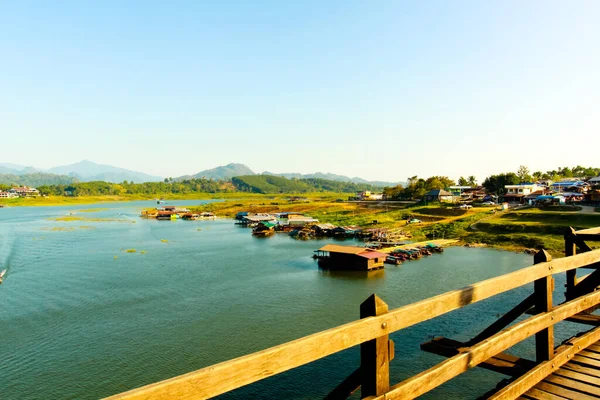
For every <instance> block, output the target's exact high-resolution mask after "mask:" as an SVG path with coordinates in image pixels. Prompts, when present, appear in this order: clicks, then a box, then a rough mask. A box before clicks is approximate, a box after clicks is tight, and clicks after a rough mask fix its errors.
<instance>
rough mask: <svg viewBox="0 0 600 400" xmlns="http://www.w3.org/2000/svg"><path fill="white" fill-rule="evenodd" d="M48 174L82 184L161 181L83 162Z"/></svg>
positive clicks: (145, 175) (153, 177) (111, 167)
mask: <svg viewBox="0 0 600 400" xmlns="http://www.w3.org/2000/svg"><path fill="white" fill-rule="evenodd" d="M48 172H51V173H54V174H60V175H69V176H72V177H75V178H77V179H78V180H80V181H82V182H92V181H104V182H115V183H119V182H123V181H128V182H131V181H133V182H135V183H143V182H156V181H160V180H162V178H161V177H159V176H152V175H148V174H144V173H143V172H137V171H131V170H128V169H124V168H118V167H113V166H111V165H104V164H97V163H95V162H92V161H88V160H84V161H80V162H78V163H75V164H69V165H62V166H60V167H54V168H51V169H50V170H48Z"/></svg>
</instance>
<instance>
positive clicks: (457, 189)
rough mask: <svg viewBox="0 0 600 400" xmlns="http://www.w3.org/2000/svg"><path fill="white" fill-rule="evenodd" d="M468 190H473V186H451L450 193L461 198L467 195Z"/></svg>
mask: <svg viewBox="0 0 600 400" xmlns="http://www.w3.org/2000/svg"><path fill="white" fill-rule="evenodd" d="M468 189H471V186H450V187H449V188H448V191H449V192H450V193H452V196H454V197H461V196H462V194H463V193H465V192H466V191H467V190H468Z"/></svg>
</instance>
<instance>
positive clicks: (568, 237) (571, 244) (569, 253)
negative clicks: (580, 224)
mask: <svg viewBox="0 0 600 400" xmlns="http://www.w3.org/2000/svg"><path fill="white" fill-rule="evenodd" d="M574 236H575V229H573V227H569V229H567V232H565V258H571V257H574V256H575V254H576V253H577V245H575V241H574V239H573V237H574ZM576 284H577V271H574V270H571V271H567V279H566V283H565V286H566V291H565V297H566V298H567V300H571V299H573V298H574V297H575V296H574V295H573V289H574V288H575V285H576Z"/></svg>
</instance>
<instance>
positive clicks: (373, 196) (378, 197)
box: [369, 193, 383, 200]
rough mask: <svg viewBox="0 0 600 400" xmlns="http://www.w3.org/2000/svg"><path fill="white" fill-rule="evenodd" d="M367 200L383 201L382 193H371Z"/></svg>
mask: <svg viewBox="0 0 600 400" xmlns="http://www.w3.org/2000/svg"><path fill="white" fill-rule="evenodd" d="M369 200H383V193H371V195H370V196H369Z"/></svg>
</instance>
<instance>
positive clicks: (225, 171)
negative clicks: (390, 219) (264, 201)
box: [176, 163, 404, 187]
mask: <svg viewBox="0 0 600 400" xmlns="http://www.w3.org/2000/svg"><path fill="white" fill-rule="evenodd" d="M249 175H270V176H281V177H284V178H288V179H292V178H297V179H312V178H316V179H327V180H330V181H338V182H352V183H364V184H367V185H373V186H381V187H383V186H395V185H397V184H404V182H383V181H368V180H366V179H362V178H357V177H355V178H350V177H348V176H344V175H336V174H330V173H322V172H316V173H314V174H300V173H295V172H290V173H276V172H268V171H265V172H262V173H260V174H257V173H255V172H254V171H252V170H251V169H250V168H249V167H248V166H247V165H244V164H235V163H231V164H227V165H222V166H220V167H216V168H212V169H207V170H205V171H200V172H198V173H197V174H194V175H184V176H180V177H179V178H177V179H176V180H184V179H192V178H207V179H215V180H229V179H231V178H233V177H234V176H249Z"/></svg>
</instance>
